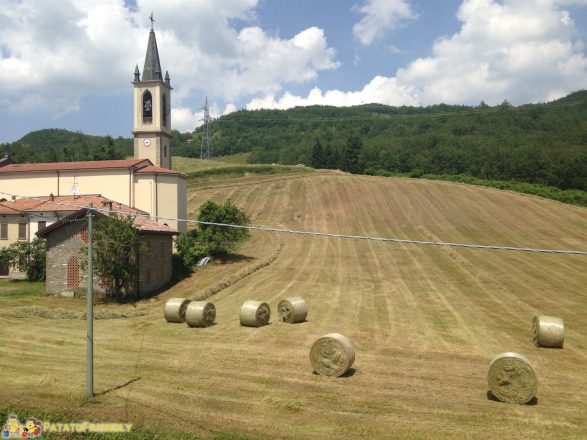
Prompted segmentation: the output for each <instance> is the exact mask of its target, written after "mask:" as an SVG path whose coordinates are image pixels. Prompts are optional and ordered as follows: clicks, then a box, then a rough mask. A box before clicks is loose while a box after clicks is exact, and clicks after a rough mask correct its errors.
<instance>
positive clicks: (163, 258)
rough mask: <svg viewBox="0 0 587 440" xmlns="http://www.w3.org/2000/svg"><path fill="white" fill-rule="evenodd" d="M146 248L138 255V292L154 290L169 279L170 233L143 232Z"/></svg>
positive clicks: (171, 242) (170, 268)
mask: <svg viewBox="0 0 587 440" xmlns="http://www.w3.org/2000/svg"><path fill="white" fill-rule="evenodd" d="M143 239H144V241H145V243H146V245H147V250H146V252H144V253H143V254H141V255H140V257H139V292H140V293H141V295H143V296H145V295H148V294H150V293H153V292H156V291H157V290H159V289H161V288H162V287H163V286H165V285H166V284H168V283H169V281H170V280H171V270H172V257H171V255H172V252H173V249H172V247H173V240H172V237H171V236H170V235H162V234H149V233H145V234H144V235H143Z"/></svg>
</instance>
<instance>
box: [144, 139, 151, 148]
mask: <svg viewBox="0 0 587 440" xmlns="http://www.w3.org/2000/svg"><path fill="white" fill-rule="evenodd" d="M143 144H145V147H148V146H149V145H150V144H151V139H144V140H143Z"/></svg>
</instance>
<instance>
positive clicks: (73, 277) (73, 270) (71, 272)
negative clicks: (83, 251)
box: [67, 256, 80, 287]
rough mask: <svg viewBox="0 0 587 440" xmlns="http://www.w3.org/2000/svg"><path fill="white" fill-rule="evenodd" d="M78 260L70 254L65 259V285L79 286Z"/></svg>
mask: <svg viewBox="0 0 587 440" xmlns="http://www.w3.org/2000/svg"><path fill="white" fill-rule="evenodd" d="M79 281H80V277H79V261H78V260H77V258H76V257H74V256H71V257H69V260H68V261H67V287H79Z"/></svg>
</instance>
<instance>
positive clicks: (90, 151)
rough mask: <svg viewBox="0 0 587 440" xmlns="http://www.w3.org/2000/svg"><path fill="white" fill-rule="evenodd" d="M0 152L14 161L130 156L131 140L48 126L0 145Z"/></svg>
mask: <svg viewBox="0 0 587 440" xmlns="http://www.w3.org/2000/svg"><path fill="white" fill-rule="evenodd" d="M0 153H8V154H9V156H10V158H11V159H12V160H14V161H15V162H17V163H26V162H74V161H83V160H103V159H123V158H125V157H127V156H132V154H133V141H132V139H124V138H122V137H119V138H116V139H113V138H112V137H111V136H90V135H87V134H83V133H80V132H71V131H68V130H63V129H55V128H51V129H45V130H39V131H33V132H31V133H29V134H27V135H26V136H24V137H23V138H22V139H20V140H19V141H17V142H13V143H10V144H0ZM2 155H3V154H2Z"/></svg>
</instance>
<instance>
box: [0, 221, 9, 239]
mask: <svg viewBox="0 0 587 440" xmlns="http://www.w3.org/2000/svg"><path fill="white" fill-rule="evenodd" d="M0 240H8V223H2V224H0Z"/></svg>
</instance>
